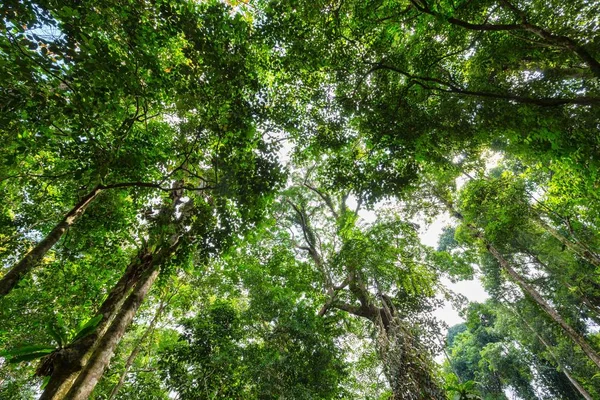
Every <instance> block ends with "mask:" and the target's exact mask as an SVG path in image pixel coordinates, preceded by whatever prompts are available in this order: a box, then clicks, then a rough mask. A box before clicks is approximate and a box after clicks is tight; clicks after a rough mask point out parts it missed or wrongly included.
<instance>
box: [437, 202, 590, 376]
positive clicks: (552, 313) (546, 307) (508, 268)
mask: <svg viewBox="0 0 600 400" xmlns="http://www.w3.org/2000/svg"><path fill="white" fill-rule="evenodd" d="M436 197H437V198H438V199H439V200H440V201H441V202H442V203H443V204H444V205H445V206H446V208H447V209H448V211H449V212H450V213H451V214H452V215H453V216H454V217H455V218H457V219H458V220H460V221H463V222H465V221H464V217H463V215H462V214H461V213H460V212H458V211H457V210H455V209H454V207H453V206H452V203H451V202H450V201H449V200H448V199H446V197H444V196H443V195H440V194H439V193H436ZM465 223H466V222H465ZM466 225H467V227H468V228H469V229H470V230H471V234H472V235H473V237H475V238H477V239H479V240H481V241H482V242H483V243H484V244H485V246H486V248H487V250H488V251H489V252H490V254H492V256H493V257H494V258H495V259H496V260H497V261H498V263H499V264H500V267H501V268H502V269H503V270H504V271H505V272H506V273H507V274H508V276H509V277H510V279H511V280H512V281H513V282H514V283H516V284H517V286H519V287H520V288H521V290H522V291H523V292H524V293H525V294H526V295H527V296H529V297H530V298H531V299H532V300H533V301H534V302H535V303H536V304H537V305H538V306H539V307H540V308H541V309H542V310H543V311H544V312H545V313H546V314H547V315H548V316H549V317H550V318H551V319H552V320H553V321H554V322H555V323H557V324H558V325H559V326H560V327H561V328H562V330H563V331H564V332H565V334H566V335H567V336H568V337H569V338H570V339H571V340H572V341H573V342H575V343H576V344H577V345H578V346H579V347H580V348H581V349H582V350H583V352H584V353H585V354H586V355H587V356H588V357H589V359H590V360H592V362H593V363H594V364H596V366H597V367H598V368H600V355H598V353H597V352H596V350H594V349H593V347H592V346H590V344H589V343H588V342H587V341H586V340H585V338H584V337H583V336H582V335H581V334H579V332H577V331H576V330H575V329H573V327H572V326H571V325H569V324H568V323H567V322H566V321H565V320H564V319H563V318H562V317H561V316H560V314H559V313H558V312H557V311H556V310H555V309H554V308H553V307H552V306H551V305H550V304H549V303H548V302H547V301H546V300H545V299H544V298H543V297H542V296H541V295H540V294H539V293H538V292H537V290H535V288H534V287H533V286H531V285H530V284H529V283H527V281H526V280H525V279H523V277H522V276H521V275H519V273H518V272H517V271H516V270H515V269H514V268H513V267H512V265H511V264H510V263H509V262H508V261H507V260H506V259H505V258H504V256H502V254H501V253H500V252H499V251H498V249H496V247H494V246H493V245H492V244H491V243H488V242H487V240H486V239H485V237H484V236H483V234H482V233H481V232H479V231H478V230H477V229H476V228H475V227H474V226H472V225H470V224H468V223H466Z"/></svg>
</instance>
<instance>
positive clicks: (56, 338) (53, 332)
mask: <svg viewBox="0 0 600 400" xmlns="http://www.w3.org/2000/svg"><path fill="white" fill-rule="evenodd" d="M47 331H48V333H49V334H50V336H52V339H54V341H55V342H56V344H57V345H58V347H60V348H63V347H64V346H65V344H66V341H65V340H64V339H65V337H64V335H61V334H60V332H59V331H57V330H56V329H55V328H54V325H53V324H52V323H48V326H47Z"/></svg>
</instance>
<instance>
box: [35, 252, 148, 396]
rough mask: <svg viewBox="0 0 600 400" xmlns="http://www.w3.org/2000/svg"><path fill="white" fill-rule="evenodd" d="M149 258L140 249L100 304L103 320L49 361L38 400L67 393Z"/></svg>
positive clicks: (145, 266) (99, 312) (146, 253)
mask: <svg viewBox="0 0 600 400" xmlns="http://www.w3.org/2000/svg"><path fill="white" fill-rule="evenodd" d="M151 261H152V257H151V254H150V253H149V252H148V251H147V250H143V251H141V252H140V253H139V254H138V256H137V257H136V258H135V260H133V261H132V262H131V263H130V264H129V265H128V267H127V269H126V270H125V272H124V273H123V275H122V276H121V278H120V279H119V281H118V282H117V283H116V284H115V286H114V287H113V288H112V289H111V291H110V293H109V294H108V297H107V298H106V300H104V302H103V303H102V305H101V306H100V309H99V310H98V313H97V314H96V315H102V319H101V320H100V323H99V324H98V326H97V327H96V329H95V330H94V332H92V333H90V334H89V335H87V336H85V337H83V338H81V339H79V340H77V341H76V342H74V343H72V344H70V345H69V346H68V347H66V348H64V349H63V350H61V351H60V352H59V353H58V354H57V356H56V357H55V358H54V359H52V360H49V361H51V362H52V366H51V367H50V368H49V369H50V370H51V371H52V372H51V377H50V381H49V382H48V385H47V386H46V388H45V389H44V392H43V393H42V396H41V397H40V400H58V399H62V398H63V397H64V395H65V394H66V393H67V392H68V390H69V389H70V387H71V385H72V384H73V382H74V380H75V378H77V375H78V373H79V371H80V370H81V368H82V367H83V366H84V365H85V364H86V362H87V360H88V358H89V357H90V355H91V352H92V350H93V349H94V347H95V345H96V344H97V342H98V340H99V338H101V337H102V335H104V333H105V332H106V330H107V329H108V326H109V324H110V323H111V322H112V320H113V319H114V317H115V315H116V314H117V312H118V310H119V308H120V307H121V305H122V304H123V302H124V301H125V298H126V297H127V295H128V294H129V292H130V290H131V288H132V287H133V286H134V285H135V283H136V282H137V281H138V280H139V278H140V275H141V273H142V272H143V271H144V270H147V269H148V268H149V267H150V265H151V264H150V263H151Z"/></svg>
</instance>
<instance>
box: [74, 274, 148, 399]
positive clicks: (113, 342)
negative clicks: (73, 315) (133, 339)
mask: <svg viewBox="0 0 600 400" xmlns="http://www.w3.org/2000/svg"><path fill="white" fill-rule="evenodd" d="M158 273H159V268H158V267H157V266H156V265H155V266H154V267H153V268H151V269H150V270H149V271H146V273H145V274H144V276H143V277H142V279H140V281H139V282H138V283H137V285H136V287H135V288H134V289H133V291H132V293H131V294H130V295H129V297H128V298H127V300H126V301H125V303H123V306H122V307H121V310H120V311H119V313H118V314H117V316H116V317H115V320H114V321H113V323H112V324H111V326H110V328H108V330H107V331H106V333H105V334H104V336H103V337H102V338H101V339H100V342H99V343H98V346H97V348H96V350H95V351H94V353H93V354H92V356H91V357H90V359H89V361H88V362H87V364H86V365H85V366H84V368H83V370H82V371H81V372H80V373H79V376H78V377H77V379H76V380H75V383H74V384H73V386H72V387H71V390H69V393H68V394H67V396H66V397H65V398H66V399H68V400H86V399H88V398H89V397H90V395H91V393H92V391H93V390H94V388H95V387H96V384H97V383H98V381H99V380H100V378H101V377H102V374H103V373H104V370H105V369H106V367H107V366H108V363H109V362H110V360H111V358H112V356H113V354H114V352H115V350H116V348H117V345H118V344H119V342H120V341H121V338H122V337H123V335H124V334H125V331H126V330H127V328H128V327H129V325H130V324H131V322H132V321H133V318H134V316H135V314H136V312H137V310H138V309H139V307H140V305H141V304H142V302H143V301H144V299H145V298H146V295H147V294H148V291H149V290H150V288H151V287H152V284H153V283H154V281H155V280H156V278H157V277H158Z"/></svg>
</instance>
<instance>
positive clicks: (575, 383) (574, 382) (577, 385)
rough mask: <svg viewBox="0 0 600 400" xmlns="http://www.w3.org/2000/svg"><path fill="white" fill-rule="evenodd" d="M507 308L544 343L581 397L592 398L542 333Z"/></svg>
mask: <svg viewBox="0 0 600 400" xmlns="http://www.w3.org/2000/svg"><path fill="white" fill-rule="evenodd" d="M509 308H511V309H512V311H513V313H514V314H516V315H517V316H519V318H520V319H521V321H523V323H524V324H525V325H526V326H527V328H529V330H530V331H531V332H533V334H534V335H535V336H536V337H537V338H538V340H539V341H540V342H541V343H542V344H543V345H544V347H546V349H547V350H548V353H550V356H551V357H552V358H553V359H554V361H555V362H556V365H557V366H558V368H560V371H561V372H562V373H563V374H564V375H565V376H566V377H567V379H568V380H569V382H571V384H572V385H573V387H575V389H576V390H577V391H578V392H579V394H581V395H582V396H583V398H585V400H593V398H592V396H591V395H590V394H589V393H588V391H587V390H585V388H584V387H583V386H581V384H580V383H579V382H578V381H577V380H576V379H575V378H573V377H572V376H571V374H570V373H569V371H568V370H567V369H566V368H565V366H564V365H563V363H562V362H561V361H560V359H559V358H558V356H557V355H556V354H554V351H553V350H552V347H551V346H550V344H549V343H548V342H547V341H546V340H545V339H544V338H543V337H542V335H540V334H539V333H538V331H536V330H535V328H534V327H533V326H531V324H530V323H529V322H528V321H527V319H525V318H524V317H523V316H522V315H521V314H519V313H518V312H517V311H516V310H515V309H513V307H510V306H509Z"/></svg>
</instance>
